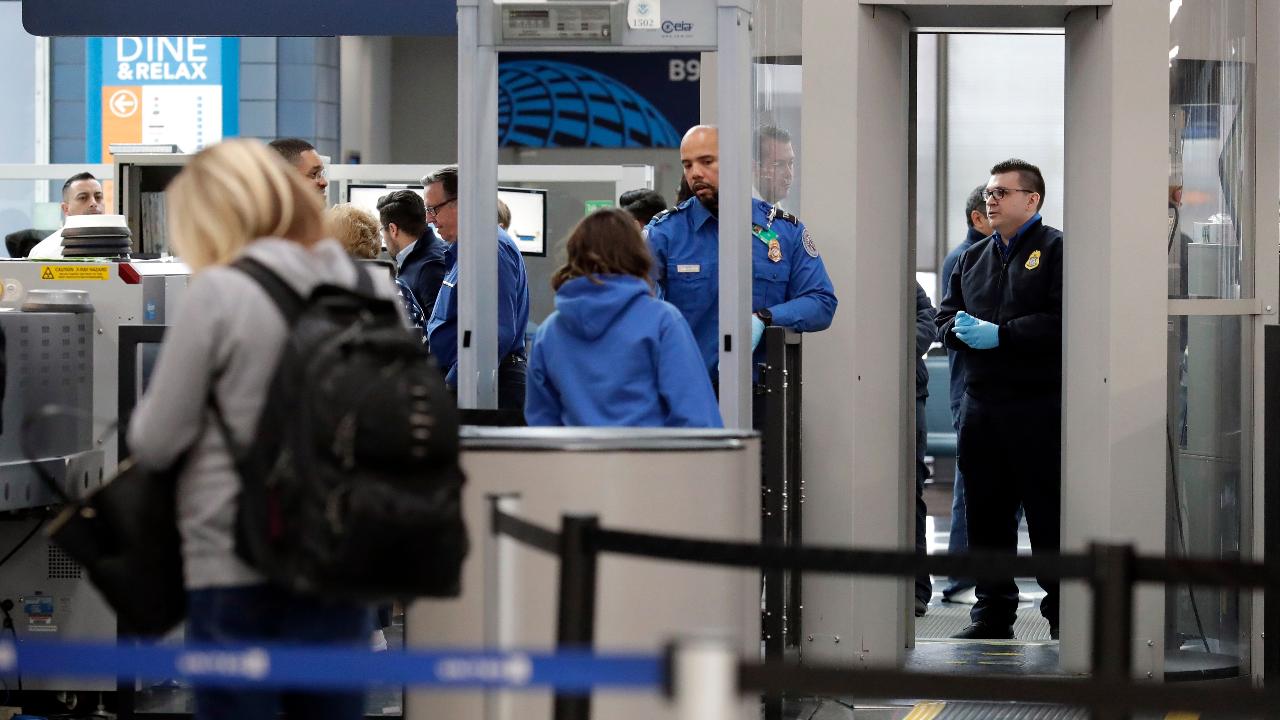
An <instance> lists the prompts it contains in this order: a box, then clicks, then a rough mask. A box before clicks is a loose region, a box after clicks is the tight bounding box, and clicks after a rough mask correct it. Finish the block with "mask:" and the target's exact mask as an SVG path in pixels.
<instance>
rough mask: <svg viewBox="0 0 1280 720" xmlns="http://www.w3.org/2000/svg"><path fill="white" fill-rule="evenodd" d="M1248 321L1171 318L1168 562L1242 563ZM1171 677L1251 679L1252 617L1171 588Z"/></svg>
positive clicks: (1212, 595) (1213, 593)
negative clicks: (1179, 558) (1242, 675)
mask: <svg viewBox="0 0 1280 720" xmlns="http://www.w3.org/2000/svg"><path fill="white" fill-rule="evenodd" d="M1250 328H1251V325H1250V324H1249V318H1247V317H1240V316H1191V317H1173V318H1170V319H1169V380H1170V396H1169V417H1170V422H1169V427H1168V438H1167V440H1168V444H1167V447H1168V450H1169V458H1168V464H1167V467H1168V471H1169V493H1168V500H1167V512H1168V521H1167V528H1168V531H1167V533H1168V545H1169V554H1170V555H1171V556H1187V557H1199V558H1213V559H1221V560H1237V559H1241V558H1242V557H1244V556H1246V554H1247V550H1246V549H1245V546H1244V541H1243V538H1244V537H1246V534H1245V532H1244V518H1245V517H1246V511H1247V508H1248V506H1249V504H1250V503H1249V501H1248V497H1247V493H1248V488H1249V487H1251V485H1250V465H1249V463H1248V462H1242V459H1246V458H1250V457H1251V454H1250V450H1249V447H1250V445H1249V442H1250V435H1251V433H1250V431H1249V428H1251V427H1252V420H1251V419H1250V417H1251V413H1252V407H1253V404H1252V389H1251V378H1252V372H1253V371H1252V361H1251V358H1252V357H1253V354H1252V353H1251V352H1249V351H1248V349H1249V348H1251V347H1252V337H1251V335H1252V333H1251V331H1250ZM1165 624H1166V628H1165V629H1166V637H1165V640H1166V646H1167V649H1168V657H1167V660H1166V673H1167V675H1168V676H1169V677H1170V678H1186V679H1203V678H1205V677H1206V676H1208V677H1221V676H1234V675H1237V674H1240V673H1247V672H1248V656H1247V653H1248V642H1247V636H1246V634H1245V633H1247V631H1248V621H1247V611H1246V610H1245V609H1244V608H1242V596H1241V593H1240V592H1238V591H1236V590H1232V589H1225V588H1217V587H1196V588H1188V587H1186V586H1180V587H1179V586H1170V587H1169V589H1168V592H1167V596H1166V616H1165Z"/></svg>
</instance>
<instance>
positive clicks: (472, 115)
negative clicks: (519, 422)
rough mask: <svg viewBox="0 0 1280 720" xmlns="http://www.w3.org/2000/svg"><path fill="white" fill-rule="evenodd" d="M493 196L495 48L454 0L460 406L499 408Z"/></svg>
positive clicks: (465, 5)
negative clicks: (456, 35)
mask: <svg viewBox="0 0 1280 720" xmlns="http://www.w3.org/2000/svg"><path fill="white" fill-rule="evenodd" d="M482 41H484V42H482ZM497 203H498V53H497V51H496V50H494V48H493V46H492V45H491V44H490V43H489V42H488V41H487V37H486V36H485V35H484V34H483V32H482V30H481V22H480V3H479V0H458V284H459V285H460V287H459V288H457V290H456V292H457V293H458V406H459V407H462V408H496V407H498V378H497V373H498V298H497V294H496V293H495V292H494V288H496V287H497V286H498V243H497V234H498V231H497V224H496V222H495V221H494V218H495V217H497V215H498V205H497ZM517 330H518V331H520V332H523V331H524V329H523V328H518V329H517Z"/></svg>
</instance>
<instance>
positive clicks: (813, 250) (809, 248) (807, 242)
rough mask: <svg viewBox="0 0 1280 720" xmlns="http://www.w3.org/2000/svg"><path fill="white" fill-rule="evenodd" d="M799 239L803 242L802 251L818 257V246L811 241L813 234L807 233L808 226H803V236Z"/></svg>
mask: <svg viewBox="0 0 1280 720" xmlns="http://www.w3.org/2000/svg"><path fill="white" fill-rule="evenodd" d="M800 241H801V242H802V243H803V244H804V251H805V252H807V253H809V257H814V258H816V257H818V246H817V244H816V243H814V242H813V236H812V235H810V234H809V228H805V230H804V237H802V238H801V239H800Z"/></svg>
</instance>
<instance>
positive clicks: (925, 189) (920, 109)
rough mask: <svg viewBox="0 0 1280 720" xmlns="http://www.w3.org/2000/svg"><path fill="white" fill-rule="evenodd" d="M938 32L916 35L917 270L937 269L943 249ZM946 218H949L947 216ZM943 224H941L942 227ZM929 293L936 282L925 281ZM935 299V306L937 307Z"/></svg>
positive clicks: (934, 289)
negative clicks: (940, 246) (940, 244)
mask: <svg viewBox="0 0 1280 720" xmlns="http://www.w3.org/2000/svg"><path fill="white" fill-rule="evenodd" d="M939 37H940V36H938V35H930V34H922V35H917V36H916V65H915V71H916V72H915V77H916V91H915V92H916V178H915V198H916V212H915V229H916V271H917V272H933V273H935V274H936V273H937V272H938V271H939V270H940V269H941V267H942V258H944V257H946V254H947V253H946V250H945V249H943V250H942V251H941V252H939V250H938V227H939V225H938V42H939ZM948 219H949V218H948ZM945 226H946V225H945V224H943V227H945ZM923 287H924V289H925V290H926V291H927V292H928V293H929V296H930V297H933V298H936V297H937V296H938V294H939V292H938V291H939V287H938V286H937V285H924V286H923ZM937 304H938V303H937V302H936V301H935V302H934V307H937Z"/></svg>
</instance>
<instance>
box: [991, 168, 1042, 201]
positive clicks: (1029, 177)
mask: <svg viewBox="0 0 1280 720" xmlns="http://www.w3.org/2000/svg"><path fill="white" fill-rule="evenodd" d="M1007 172H1016V173H1018V175H1019V176H1020V178H1021V180H1022V184H1023V185H1030V186H1031V187H1028V188H1021V189H1022V190H1034V191H1036V193H1038V194H1039V195H1040V202H1039V203H1037V204H1036V209H1037V210H1039V209H1040V208H1042V207H1044V175H1041V174H1040V168H1038V167H1036V166H1035V165H1032V164H1031V163H1029V162H1027V161H1026V160H1019V159H1018V158H1009V159H1008V160H1005V161H1004V162H1002V163H996V165H995V167H993V168H991V174H992V175H1001V174H1004V173H1007Z"/></svg>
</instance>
